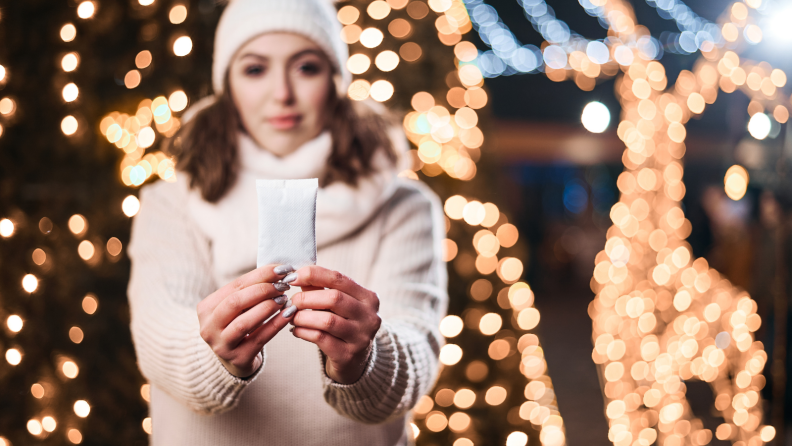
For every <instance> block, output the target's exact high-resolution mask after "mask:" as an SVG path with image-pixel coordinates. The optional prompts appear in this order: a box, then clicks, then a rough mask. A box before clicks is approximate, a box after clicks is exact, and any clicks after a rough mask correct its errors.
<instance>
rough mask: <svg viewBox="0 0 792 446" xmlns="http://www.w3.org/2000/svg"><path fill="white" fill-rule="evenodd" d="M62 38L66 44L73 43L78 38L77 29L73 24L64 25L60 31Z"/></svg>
mask: <svg viewBox="0 0 792 446" xmlns="http://www.w3.org/2000/svg"><path fill="white" fill-rule="evenodd" d="M60 37H61V40H63V41H64V42H71V41H72V40H74V38H75V37H77V28H75V27H74V25H72V24H71V23H67V24H65V25H63V27H62V28H61V30H60Z"/></svg>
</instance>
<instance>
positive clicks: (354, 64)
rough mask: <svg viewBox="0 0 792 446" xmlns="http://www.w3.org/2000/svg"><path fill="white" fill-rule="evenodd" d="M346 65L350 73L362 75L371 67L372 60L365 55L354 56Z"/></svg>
mask: <svg viewBox="0 0 792 446" xmlns="http://www.w3.org/2000/svg"><path fill="white" fill-rule="evenodd" d="M346 65H347V69H348V70H349V72H350V73H352V74H362V73H365V72H366V71H367V70H368V69H369V67H370V66H371V59H369V57H368V56H366V55H365V54H353V55H351V56H349V59H347V64H346Z"/></svg>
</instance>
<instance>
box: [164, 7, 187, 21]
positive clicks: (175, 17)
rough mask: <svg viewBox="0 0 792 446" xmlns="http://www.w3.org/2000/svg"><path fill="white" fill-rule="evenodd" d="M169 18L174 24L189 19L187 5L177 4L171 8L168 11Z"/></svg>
mask: <svg viewBox="0 0 792 446" xmlns="http://www.w3.org/2000/svg"><path fill="white" fill-rule="evenodd" d="M168 20H170V22H171V23H173V24H174V25H178V24H180V23H183V22H184V21H185V20H187V7H186V6H184V5H176V6H174V7H172V8H171V10H170V12H169V13H168Z"/></svg>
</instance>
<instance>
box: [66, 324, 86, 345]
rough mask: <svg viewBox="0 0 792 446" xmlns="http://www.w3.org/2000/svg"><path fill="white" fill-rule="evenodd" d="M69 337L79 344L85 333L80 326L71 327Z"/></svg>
mask: <svg viewBox="0 0 792 446" xmlns="http://www.w3.org/2000/svg"><path fill="white" fill-rule="evenodd" d="M69 339H71V341H72V342H74V343H75V344H79V343H81V342H82V341H83V339H85V334H83V331H82V329H81V328H80V327H72V328H70V329H69Z"/></svg>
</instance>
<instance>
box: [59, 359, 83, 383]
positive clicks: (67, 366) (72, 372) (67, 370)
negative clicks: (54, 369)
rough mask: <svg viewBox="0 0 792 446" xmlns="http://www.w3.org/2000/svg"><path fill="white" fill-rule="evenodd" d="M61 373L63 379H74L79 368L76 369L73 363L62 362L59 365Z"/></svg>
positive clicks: (78, 372)
mask: <svg viewBox="0 0 792 446" xmlns="http://www.w3.org/2000/svg"><path fill="white" fill-rule="evenodd" d="M61 372H63V375H64V376H65V377H67V378H71V379H74V378H76V377H77V375H79V374H80V368H79V367H77V364H75V363H74V361H64V362H63V364H61Z"/></svg>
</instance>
